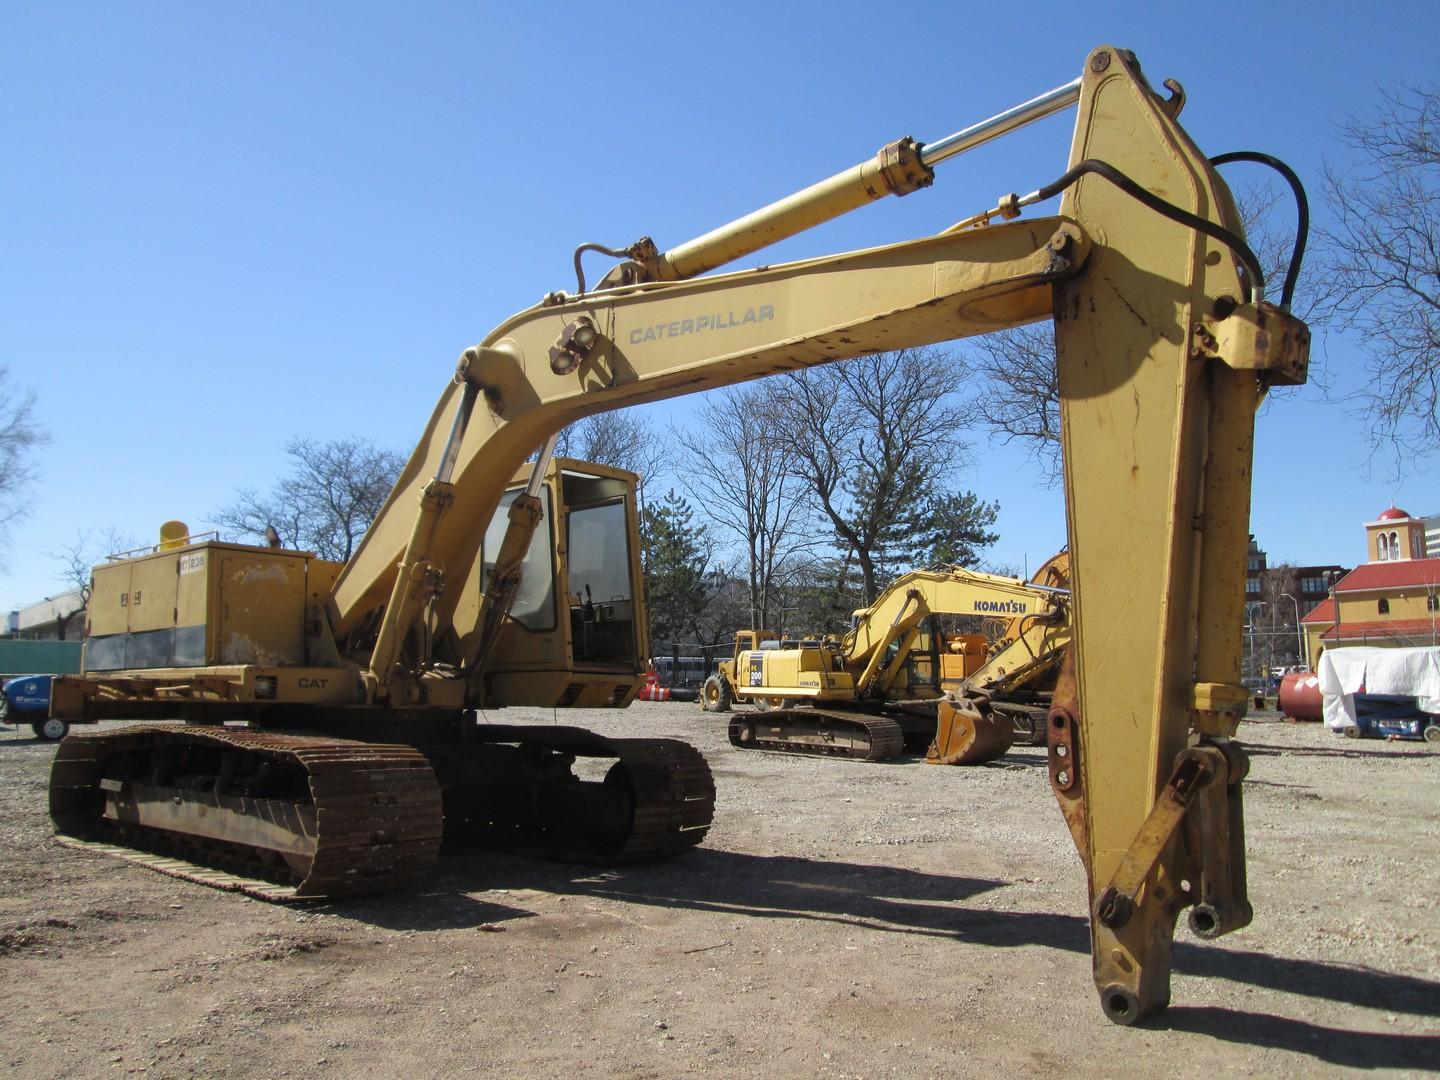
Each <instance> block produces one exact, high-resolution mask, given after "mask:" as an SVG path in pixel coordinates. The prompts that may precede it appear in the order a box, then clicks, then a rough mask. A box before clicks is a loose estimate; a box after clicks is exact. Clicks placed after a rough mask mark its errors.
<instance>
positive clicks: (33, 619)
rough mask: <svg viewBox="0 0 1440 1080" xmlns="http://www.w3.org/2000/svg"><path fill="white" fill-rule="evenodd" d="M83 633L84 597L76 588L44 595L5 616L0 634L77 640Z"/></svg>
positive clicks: (3, 635) (48, 639)
mask: <svg viewBox="0 0 1440 1080" xmlns="http://www.w3.org/2000/svg"><path fill="white" fill-rule="evenodd" d="M84 633H85V598H84V597H83V596H82V595H81V593H80V590H79V589H71V590H70V591H69V592H63V593H60V594H59V595H57V596H47V597H46V598H45V599H44V600H41V601H40V602H39V603H38V604H31V605H30V606H29V607H23V608H17V609H15V610H14V611H11V612H9V613H8V614H6V616H5V627H4V633H0V637H10V638H21V639H28V640H31V641H79V640H80V638H81V637H82V636H84Z"/></svg>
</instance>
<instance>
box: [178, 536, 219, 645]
mask: <svg viewBox="0 0 1440 1080" xmlns="http://www.w3.org/2000/svg"><path fill="white" fill-rule="evenodd" d="M177 562H178V564H179V572H178V574H177V575H176V576H177V582H176V589H175V625H176V626H201V625H203V624H204V622H205V614H206V611H207V608H208V606H209V599H210V593H211V584H210V582H211V563H212V556H211V554H210V552H208V551H206V550H205V549H204V548H200V549H198V550H191V551H185V552H181V553H180V554H179V555H178V557H177Z"/></svg>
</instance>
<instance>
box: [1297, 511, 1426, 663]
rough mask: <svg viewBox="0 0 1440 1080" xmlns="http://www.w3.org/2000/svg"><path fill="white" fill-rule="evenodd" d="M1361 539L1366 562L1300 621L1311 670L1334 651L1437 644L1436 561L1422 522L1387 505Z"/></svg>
mask: <svg viewBox="0 0 1440 1080" xmlns="http://www.w3.org/2000/svg"><path fill="white" fill-rule="evenodd" d="M1365 534H1366V535H1365V540H1366V548H1367V553H1368V555H1369V557H1370V561H1369V562H1366V563H1364V564H1362V565H1360V566H1357V567H1356V568H1355V569H1354V570H1352V571H1350V573H1348V574H1346V575H1345V576H1344V577H1343V578H1341V579H1340V580H1339V581H1337V582H1336V583H1335V585H1334V588H1333V589H1332V590H1331V596H1330V599H1328V600H1326V601H1324V602H1323V603H1321V604H1319V605H1317V606H1316V607H1315V608H1314V610H1312V611H1311V612H1310V613H1309V614H1307V615H1306V616H1305V617H1304V618H1303V619H1302V620H1301V625H1302V626H1303V627H1304V628H1305V636H1306V639H1307V642H1308V646H1309V647H1308V651H1309V653H1310V666H1311V667H1312V668H1315V667H1316V665H1317V664H1318V663H1319V660H1320V653H1321V652H1322V651H1323V650H1324V649H1326V648H1335V647H1337V646H1343V645H1380V646H1395V647H1404V646H1412V645H1440V558H1426V557H1425V523H1424V521H1423V520H1421V519H1419V518H1413V517H1411V516H1410V515H1409V514H1407V513H1406V512H1405V511H1404V510H1401V509H1400V508H1399V507H1395V506H1391V507H1389V508H1387V509H1385V510H1383V511H1381V512H1380V514H1379V515H1378V516H1377V517H1376V518H1375V520H1374V521H1367V522H1366V523H1365Z"/></svg>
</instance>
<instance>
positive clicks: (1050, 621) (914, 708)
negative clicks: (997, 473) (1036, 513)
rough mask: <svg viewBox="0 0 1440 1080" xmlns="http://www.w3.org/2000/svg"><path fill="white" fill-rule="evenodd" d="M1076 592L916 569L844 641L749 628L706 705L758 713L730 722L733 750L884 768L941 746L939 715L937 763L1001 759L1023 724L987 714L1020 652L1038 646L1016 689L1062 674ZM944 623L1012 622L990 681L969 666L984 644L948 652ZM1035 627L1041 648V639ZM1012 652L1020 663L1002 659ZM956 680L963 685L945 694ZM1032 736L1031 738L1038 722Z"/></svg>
mask: <svg viewBox="0 0 1440 1080" xmlns="http://www.w3.org/2000/svg"><path fill="white" fill-rule="evenodd" d="M1063 560H1064V556H1063V554H1062V555H1061V556H1057V557H1056V558H1055V559H1052V560H1051V561H1050V562H1049V563H1047V564H1046V568H1047V570H1053V569H1056V568H1058V567H1059V566H1060V565H1061V564H1062V563H1063ZM1068 596H1069V590H1068V589H1067V588H1064V587H1063V586H1059V585H1053V584H1052V585H1041V584H1032V583H1029V582H1026V581H1023V580H1021V579H1019V578H1010V577H1003V576H1000V575H997V574H985V573H981V572H979V571H977V570H966V569H963V568H961V567H948V568H941V569H932V570H916V571H912V572H910V573H908V574H902V575H901V576H900V577H898V578H896V579H895V581H893V582H892V583H891V584H890V585H889V586H888V587H887V588H886V589H885V591H884V592H882V593H881V594H880V595H879V596H878V597H877V598H876V600H875V603H874V604H872V605H871V606H870V607H868V608H866V609H864V610H862V611H858V612H856V613H855V617H854V625H853V626H852V627H851V629H850V631H849V632H848V633H847V634H846V635H845V636H844V638H843V639H841V640H839V641H799V642H784V641H781V640H779V639H778V637H777V635H775V634H774V633H773V632H769V631H756V630H742V631H740V632H739V633H738V634H736V636H735V655H734V656H733V657H732V658H731V659H729V660H725V661H722V662H721V664H720V665H719V670H718V671H717V672H716V673H715V674H714V675H712V676H710V678H709V679H707V680H706V682H705V686H704V688H703V691H702V695H701V702H702V705H703V707H704V708H705V709H706V710H707V711H709V712H728V711H729V710H730V707H731V704H732V702H744V703H746V704H749V705H752V706H754V711H751V710H746V711H745V712H744V713H737V714H734V717H733V719H731V720H730V732H729V733H730V742H731V744H732V745H734V746H737V747H740V748H741V749H759V750H775V751H780V752H784V753H800V754H827V755H833V756H840V757H849V758H856V759H860V760H865V761H877V760H882V759H884V758H889V757H893V756H895V755H896V754H899V753H900V752H901V751H902V750H903V749H906V748H909V749H912V750H924V749H925V748H926V747H927V746H933V744H934V740H935V738H936V734H937V716H938V717H940V718H942V719H941V721H940V726H941V729H942V730H943V732H944V750H943V752H939V753H935V754H930V755H927V760H930V761H934V762H935V763H943V764H951V765H969V764H978V763H980V762H985V761H992V760H994V759H995V758H997V757H999V756H1001V755H1002V754H1004V753H1005V751H1007V750H1008V749H1010V746H1011V743H1012V741H1013V739H1014V734H1015V719H1014V715H1013V714H1012V713H1008V712H1000V711H998V710H996V709H993V708H991V707H988V706H989V704H990V702H992V701H993V700H994V699H995V698H997V697H1003V696H1005V688H1004V687H1003V686H1002V685H1001V680H1003V679H1004V676H1005V673H1006V672H1008V671H1009V669H1011V668H1014V667H1015V666H1017V665H1018V664H1020V663H1021V661H1020V660H1019V659H1018V653H1019V651H1021V650H1023V649H1025V648H1036V647H1038V649H1039V652H1038V653H1037V654H1036V655H1035V656H1032V657H1031V658H1030V659H1031V660H1032V661H1034V662H1035V663H1034V664H1033V665H1032V669H1033V676H1034V678H1032V679H1026V680H1025V681H1024V682H1023V684H1020V683H1018V682H1017V688H1018V686H1019V685H1024V686H1026V687H1029V686H1030V685H1031V684H1032V683H1033V682H1034V681H1035V679H1043V678H1044V675H1045V673H1046V672H1045V671H1044V670H1041V669H1048V671H1050V672H1058V668H1059V659H1058V658H1059V654H1060V652H1061V651H1062V650H1063V647H1064V644H1065V642H1067V641H1068V640H1069V628H1070V625H1069V609H1068V604H1067V603H1066V601H1067V598H1068ZM939 615H961V616H982V617H985V618H987V619H995V618H997V617H1001V618H1002V620H1003V625H1004V627H1005V631H1004V634H1003V636H1002V637H1001V639H1000V640H999V642H997V651H996V652H995V654H994V656H993V657H992V658H991V660H990V661H987V662H986V664H985V665H984V667H983V668H982V669H981V671H977V672H975V675H976V676H979V677H981V678H982V679H983V682H981V683H974V684H972V683H971V682H970V681H969V680H968V679H967V678H966V677H965V674H966V673H965V672H964V669H963V661H964V659H966V658H967V657H970V656H975V655H976V654H975V651H974V648H973V646H974V645H975V644H976V642H975V640H974V636H971V635H963V636H962V637H961V638H960V640H959V641H958V642H957V644H962V645H964V646H967V648H966V650H965V651H964V652H959V653H956V652H950V651H948V650H947V651H946V652H944V653H942V651H941V645H940V639H941V637H942V636H943V635H942V634H941V633H940V631H939V629H938V626H937V624H936V616H939ZM1027 631H1028V632H1027ZM1036 631H1039V632H1041V634H1042V635H1043V636H1044V638H1045V640H1044V641H1043V642H1036V641H1034V640H1033V638H1034V634H1035V632H1036ZM976 636H978V635H976ZM980 640H981V641H983V640H984V639H983V637H981V638H980ZM1002 653H1007V654H1010V655H1009V656H1008V657H1007V658H1005V659H1002V656H1001V654H1002ZM1042 657H1043V659H1042ZM957 660H958V661H961V662H962V669H961V672H960V677H959V678H958V679H956V678H954V672H953V666H954V662H955V661H957ZM987 669H988V670H987ZM947 682H951V683H953V684H954V685H953V688H952V689H950V692H949V693H948V694H947V695H945V696H943V697H941V696H939V692H940V690H941V688H942V686H943V685H944V684H945V683H947ZM982 686H983V687H984V691H983V693H982V692H980V688H981V687H982ZM972 687H973V688H972ZM1026 728H1027V733H1028V732H1029V731H1030V730H1031V728H1030V724H1029V722H1028V721H1027V723H1026ZM1041 730H1042V732H1043V730H1044V728H1043V725H1042V727H1041Z"/></svg>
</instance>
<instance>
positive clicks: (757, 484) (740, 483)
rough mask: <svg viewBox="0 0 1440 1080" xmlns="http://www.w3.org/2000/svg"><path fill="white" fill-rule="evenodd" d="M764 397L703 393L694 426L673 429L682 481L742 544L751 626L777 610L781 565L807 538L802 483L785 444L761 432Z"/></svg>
mask: <svg viewBox="0 0 1440 1080" xmlns="http://www.w3.org/2000/svg"><path fill="white" fill-rule="evenodd" d="M768 400H769V398H768V395H767V394H766V392H765V390H764V389H763V388H761V387H756V386H736V387H731V388H729V389H726V390H721V391H718V392H717V393H715V394H709V395H706V397H705V398H704V399H703V401H702V402H701V404H700V407H699V409H698V410H697V412H696V418H695V423H694V424H692V425H687V427H685V428H683V429H682V428H678V427H673V428H672V429H671V435H672V437H673V439H674V440H675V442H676V444H678V445H679V446H680V447H681V448H682V450H683V452H684V459H685V465H684V469H683V471H682V473H681V475H680V482H681V485H682V486H683V487H684V488H685V490H686V491H687V492H688V493H689V495H690V497H691V498H692V499H693V500H694V501H695V503H696V504H697V505H698V506H699V507H700V509H701V513H702V514H703V515H704V516H705V517H707V518H708V519H709V520H710V521H712V522H714V523H715V524H716V525H718V526H719V527H720V528H721V529H722V530H724V531H725V532H727V533H729V534H730V535H731V536H733V537H734V538H735V539H736V541H737V542H738V543H739V544H740V545H741V546H742V547H743V549H744V557H745V575H746V579H747V581H748V583H749V593H750V625H751V626H753V627H757V628H762V627H769V626H770V625H771V622H772V620H773V619H774V618H775V617H776V616H777V615H778V611H776V610H775V606H774V605H775V596H774V589H775V586H776V584H777V578H778V575H779V573H780V570H781V568H782V567H783V566H784V565H785V562H786V560H787V559H788V558H789V557H790V556H791V554H792V553H793V552H794V551H796V550H797V549H798V548H799V547H801V546H803V545H804V544H805V543H807V542H808V537H806V536H805V535H804V534H803V529H802V525H803V522H804V520H805V505H804V502H803V501H802V499H801V495H802V493H803V491H802V487H801V484H800V483H799V482H798V481H797V480H796V478H795V476H794V475H793V474H792V473H791V472H790V470H789V469H788V468H787V453H786V450H785V447H784V446H783V445H782V444H780V443H779V442H777V441H775V440H773V439H770V438H767V436H766V430H765V429H766V408H767V402H768Z"/></svg>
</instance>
